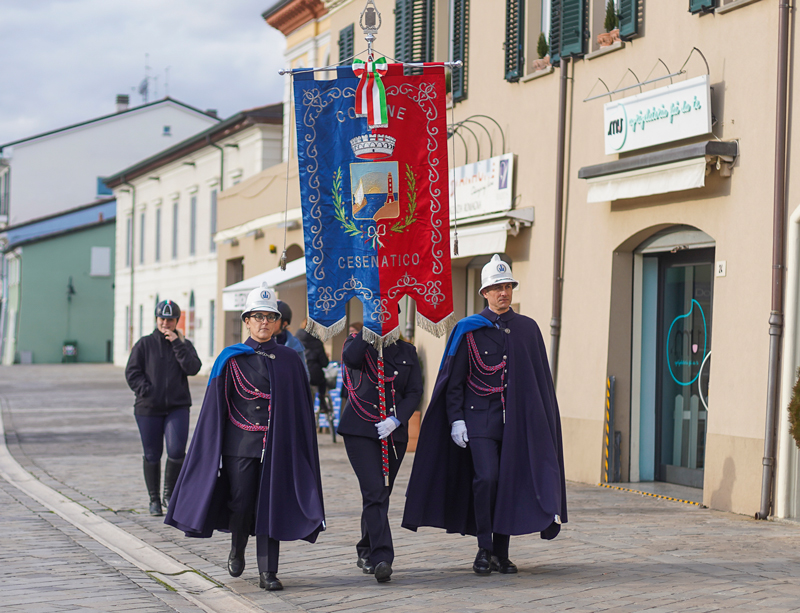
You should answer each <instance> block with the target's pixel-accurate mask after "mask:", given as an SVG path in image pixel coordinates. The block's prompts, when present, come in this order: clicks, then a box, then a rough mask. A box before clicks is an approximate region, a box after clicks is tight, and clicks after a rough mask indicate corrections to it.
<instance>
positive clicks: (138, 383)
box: [125, 329, 202, 415]
mask: <svg viewBox="0 0 800 613" xmlns="http://www.w3.org/2000/svg"><path fill="white" fill-rule="evenodd" d="M201 366H202V363H201V362H200V358H198V357H197V352H196V351H195V350H194V346H193V345H192V343H191V342H189V341H188V340H186V339H184V340H182V341H181V340H180V339H178V340H175V341H173V342H171V343H170V342H169V341H168V340H167V339H166V338H164V335H163V334H162V333H161V332H159V331H158V329H156V330H154V331H153V333H152V334H148V335H147V336H143V337H142V338H140V339H139V340H138V341H137V342H136V344H135V345H134V346H133V349H132V350H131V355H130V357H129V358H128V365H127V366H126V367H125V379H126V380H127V381H128V386H129V387H130V388H131V389H132V390H133V392H134V393H135V394H136V401H135V402H134V403H133V412H134V414H135V415H165V414H167V413H169V412H170V411H174V410H175V409H183V408H187V407H190V406H191V405H192V397H191V395H190V394H189V381H188V380H187V378H186V377H187V375H196V374H197V373H198V372H199V371H200V367H201Z"/></svg>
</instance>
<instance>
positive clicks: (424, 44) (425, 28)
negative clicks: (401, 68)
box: [394, 0, 434, 74]
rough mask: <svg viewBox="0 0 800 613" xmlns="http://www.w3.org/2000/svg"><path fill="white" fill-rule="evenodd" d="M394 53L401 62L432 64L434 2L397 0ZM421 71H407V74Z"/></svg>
mask: <svg viewBox="0 0 800 613" xmlns="http://www.w3.org/2000/svg"><path fill="white" fill-rule="evenodd" d="M394 16H395V22H394V23H395V26H394V27H395V30H394V51H395V57H396V58H397V59H398V60H399V61H401V62H432V61H433V34H434V0H397V3H396V5H395V9H394ZM414 72H419V69H406V73H407V74H410V73H414Z"/></svg>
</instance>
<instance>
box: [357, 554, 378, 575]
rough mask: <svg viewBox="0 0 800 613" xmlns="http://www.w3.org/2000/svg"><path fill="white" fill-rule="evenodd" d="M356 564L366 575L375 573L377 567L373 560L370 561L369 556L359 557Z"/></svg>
mask: <svg viewBox="0 0 800 613" xmlns="http://www.w3.org/2000/svg"><path fill="white" fill-rule="evenodd" d="M356 566H358V567H359V568H360V569H361V570H362V571H363V572H364V574H365V575H374V574H375V567H374V566H373V565H372V562H370V561H369V558H362V557H359V558H358V561H357V562H356Z"/></svg>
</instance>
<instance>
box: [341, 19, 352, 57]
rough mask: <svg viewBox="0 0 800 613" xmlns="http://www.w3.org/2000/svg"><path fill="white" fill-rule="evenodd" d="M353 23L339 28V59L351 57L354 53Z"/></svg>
mask: <svg viewBox="0 0 800 613" xmlns="http://www.w3.org/2000/svg"><path fill="white" fill-rule="evenodd" d="M355 32H356V27H355V24H352V23H351V24H350V25H349V26H347V27H346V28H343V29H341V30H339V61H340V62H343V61H344V60H346V59H348V58H351V57H353V56H354V55H355Z"/></svg>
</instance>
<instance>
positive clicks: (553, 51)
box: [545, 0, 561, 64]
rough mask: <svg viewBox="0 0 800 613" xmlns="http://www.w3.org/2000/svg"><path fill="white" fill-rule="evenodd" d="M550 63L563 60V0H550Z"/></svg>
mask: <svg viewBox="0 0 800 613" xmlns="http://www.w3.org/2000/svg"><path fill="white" fill-rule="evenodd" d="M545 1H547V0H545ZM547 42H548V44H549V45H550V63H551V64H558V63H559V62H560V61H561V0H550V38H549V39H548V41H547Z"/></svg>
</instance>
